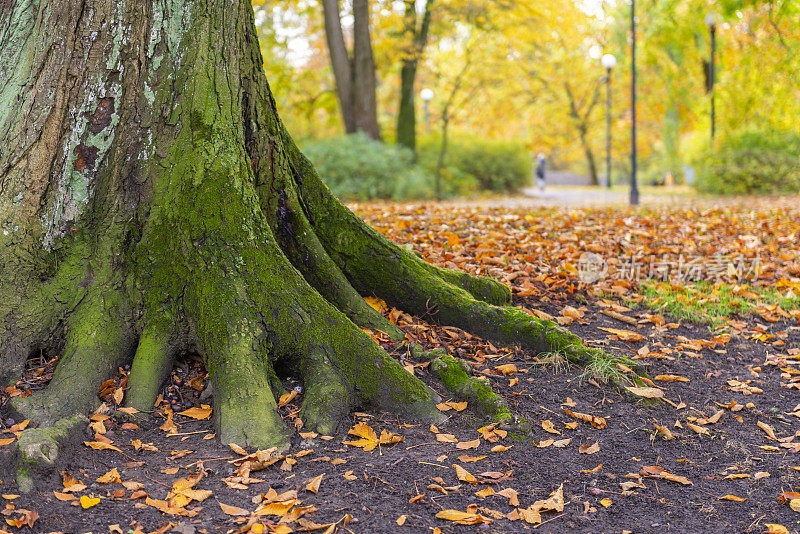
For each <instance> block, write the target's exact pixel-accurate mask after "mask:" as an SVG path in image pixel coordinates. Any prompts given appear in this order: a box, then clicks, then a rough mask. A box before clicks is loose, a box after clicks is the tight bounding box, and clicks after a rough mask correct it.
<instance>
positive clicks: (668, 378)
mask: <svg viewBox="0 0 800 534" xmlns="http://www.w3.org/2000/svg"><path fill="white" fill-rule="evenodd" d="M653 380H660V381H661V382H688V381H689V379H688V378H686V377H685V376H679V375H657V376H655V377H653Z"/></svg>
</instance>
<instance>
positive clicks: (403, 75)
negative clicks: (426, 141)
mask: <svg viewBox="0 0 800 534" xmlns="http://www.w3.org/2000/svg"><path fill="white" fill-rule="evenodd" d="M421 3H424V5H425V7H424V8H422V16H421V17H420V16H419V15H418V13H419V11H420V9H419V6H418V2H416V1H415V0H406V2H405V16H404V17H403V38H404V39H405V40H406V43H405V46H404V47H403V51H402V54H403V55H402V58H401V62H402V67H401V69H400V107H399V109H398V111H397V142H398V143H399V144H401V145H403V146H405V147H408V148H410V149H411V150H413V151H416V149H417V115H416V108H415V106H414V100H415V89H414V87H415V86H414V82H415V80H416V78H417V65H418V64H419V60H420V57H421V56H422V52H423V51H424V49H425V45H426V44H427V42H428V32H429V31H430V25H431V10H432V8H433V3H434V0H422V2H421Z"/></svg>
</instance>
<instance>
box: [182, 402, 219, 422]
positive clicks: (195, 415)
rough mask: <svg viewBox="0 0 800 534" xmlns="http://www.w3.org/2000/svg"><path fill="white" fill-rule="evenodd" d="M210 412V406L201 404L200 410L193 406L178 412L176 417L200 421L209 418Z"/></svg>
mask: <svg viewBox="0 0 800 534" xmlns="http://www.w3.org/2000/svg"><path fill="white" fill-rule="evenodd" d="M211 411H212V410H211V406H209V405H207V404H202V405H201V406H200V408H198V407H196V406H194V407H192V408H189V409H188V410H184V411H182V412H178V415H183V416H184V417H191V418H192V419H197V420H202V419H208V418H209V417H211Z"/></svg>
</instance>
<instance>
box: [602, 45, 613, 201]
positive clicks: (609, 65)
mask: <svg viewBox="0 0 800 534" xmlns="http://www.w3.org/2000/svg"><path fill="white" fill-rule="evenodd" d="M600 63H602V64H603V66H604V67H605V68H606V187H607V188H608V187H611V69H613V68H614V67H615V66H616V64H617V58H615V57H614V56H612V55H611V54H605V55H604V56H603V57H602V58H600Z"/></svg>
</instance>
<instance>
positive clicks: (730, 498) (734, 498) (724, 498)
mask: <svg viewBox="0 0 800 534" xmlns="http://www.w3.org/2000/svg"><path fill="white" fill-rule="evenodd" d="M719 500H720V501H736V502H744V501H746V500H747V499H745V498H744V497H737V496H736V495H723V496H722V497H720V498H719Z"/></svg>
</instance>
